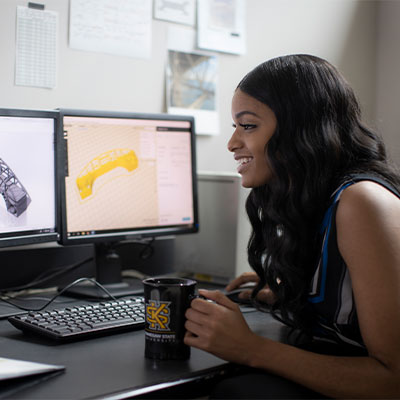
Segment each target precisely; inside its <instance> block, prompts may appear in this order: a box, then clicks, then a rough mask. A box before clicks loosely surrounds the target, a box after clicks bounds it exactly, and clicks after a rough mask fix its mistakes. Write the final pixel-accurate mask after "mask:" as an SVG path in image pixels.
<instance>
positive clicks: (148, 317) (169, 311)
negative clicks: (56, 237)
mask: <svg viewBox="0 0 400 400" xmlns="http://www.w3.org/2000/svg"><path fill="white" fill-rule="evenodd" d="M196 283H197V282H196V281H194V280H191V279H184V278H163V277H160V278H148V279H145V280H144V281H143V285H144V300H145V306H146V312H145V356H146V357H147V358H153V359H158V360H185V359H188V358H189V357H190V347H189V346H187V345H185V344H184V343H183V338H184V336H185V332H186V330H185V321H186V318H185V312H186V310H187V308H189V306H190V302H191V300H192V299H193V296H194V294H195V289H196Z"/></svg>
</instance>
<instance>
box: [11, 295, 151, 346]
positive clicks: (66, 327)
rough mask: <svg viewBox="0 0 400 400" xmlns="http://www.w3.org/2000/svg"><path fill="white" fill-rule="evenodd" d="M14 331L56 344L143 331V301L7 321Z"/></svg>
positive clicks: (137, 299) (136, 299)
mask: <svg viewBox="0 0 400 400" xmlns="http://www.w3.org/2000/svg"><path fill="white" fill-rule="evenodd" d="M8 321H10V322H11V323H12V324H13V325H14V326H15V327H16V328H18V329H21V330H22V331H24V332H26V333H34V334H37V335H41V336H46V337H47V338H50V339H54V340H57V341H72V340H80V339H86V338H88V337H91V336H99V335H108V334H111V333H117V332H121V331H127V330H136V329H143V328H144V298H143V297H142V296H134V297H130V298H125V299H118V300H110V301H103V302H97V303H85V304H83V305H78V306H73V307H65V308H59V309H52V310H45V311H40V312H37V311H35V312H29V313H27V314H21V315H15V316H12V317H10V318H8Z"/></svg>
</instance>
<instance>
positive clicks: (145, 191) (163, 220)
mask: <svg viewBox="0 0 400 400" xmlns="http://www.w3.org/2000/svg"><path fill="white" fill-rule="evenodd" d="M60 116H61V118H60V120H61V125H62V126H61V130H60V131H61V132H62V135H63V140H64V145H63V146H61V148H62V149H63V155H64V158H65V159H64V161H62V162H63V168H62V169H63V170H64V172H65V173H64V177H63V179H62V188H61V199H62V210H61V211H62V229H61V243H62V244H81V243H95V244H96V258H97V260H96V263H97V264H99V263H103V261H102V260H100V258H104V257H103V255H104V252H106V253H107V251H108V250H107V249H110V243H116V242H120V241H125V240H131V239H140V238H146V237H157V236H162V235H175V234H179V233H191V232H196V231H197V230H198V216H197V184H196V160H195V136H194V121H193V118H192V117H187V116H172V115H167V114H132V113H120V112H98V111H83V110H60ZM106 243H108V245H103V244H106ZM105 248H106V250H105ZM96 267H97V268H99V265H96ZM106 283H107V282H106Z"/></svg>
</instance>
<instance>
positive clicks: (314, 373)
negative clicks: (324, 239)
mask: <svg viewBox="0 0 400 400" xmlns="http://www.w3.org/2000/svg"><path fill="white" fill-rule="evenodd" d="M336 222H337V232H338V233H337V234H338V245H339V250H340V252H341V254H342V256H343V258H344V260H345V262H346V264H347V265H348V268H349V271H350V276H351V279H352V284H353V290H354V297H355V302H356V307H357V314H358V318H359V323H360V329H361V333H362V336H363V339H364V342H365V345H366V346H367V349H368V353H369V356H368V357H337V356H328V355H320V354H315V353H311V352H308V351H305V350H301V349H298V348H296V347H293V346H290V345H287V344H283V343H278V342H274V341H272V340H269V339H266V338H262V337H260V336H257V335H256V334H254V333H253V332H251V331H250V329H249V327H248V326H247V324H246V322H245V320H244V319H243V317H242V315H241V314H240V311H239V309H238V306H237V305H236V304H234V303H232V302H231V301H230V300H229V299H227V298H226V297H225V296H223V295H222V293H219V292H203V294H204V295H205V296H206V297H208V298H210V299H212V300H214V301H216V302H217V303H218V304H212V303H209V302H206V301H202V300H200V299H196V300H194V301H193V302H192V308H190V309H189V310H188V311H187V318H188V321H187V324H186V327H187V329H188V333H187V335H186V338H185V341H186V343H187V344H189V345H191V346H194V347H198V348H200V349H203V350H206V351H209V352H211V353H213V354H215V355H217V356H219V357H221V358H223V359H226V360H228V361H232V362H236V363H241V364H244V365H249V366H252V367H256V368H262V369H265V370H267V371H269V372H272V373H275V374H278V375H281V376H283V377H285V378H288V379H290V380H293V381H295V382H297V383H299V384H302V385H304V386H306V387H308V388H310V389H312V390H314V391H316V392H319V393H322V394H324V395H327V396H330V397H348V398H349V397H350V398H378V397H381V398H390V397H392V398H399V397H400V201H399V200H398V199H397V198H396V197H395V196H393V195H392V194H390V193H389V192H388V191H387V190H386V189H384V188H382V187H381V186H379V185H377V184H375V183H371V182H360V183H357V184H354V185H353V186H351V187H349V188H347V189H346V190H345V191H344V192H343V194H342V197H341V200H340V203H339V206H338V211H337V218H336Z"/></svg>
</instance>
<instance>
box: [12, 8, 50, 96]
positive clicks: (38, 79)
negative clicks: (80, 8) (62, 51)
mask: <svg viewBox="0 0 400 400" xmlns="http://www.w3.org/2000/svg"><path fill="white" fill-rule="evenodd" d="M16 30H17V32H16V53H15V84H16V85H21V86H35V87H43V88H49V89H51V88H54V87H55V86H56V83H57V31H58V13H57V12H55V11H45V10H36V9H33V8H28V7H23V6H18V7H17V25H16Z"/></svg>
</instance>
